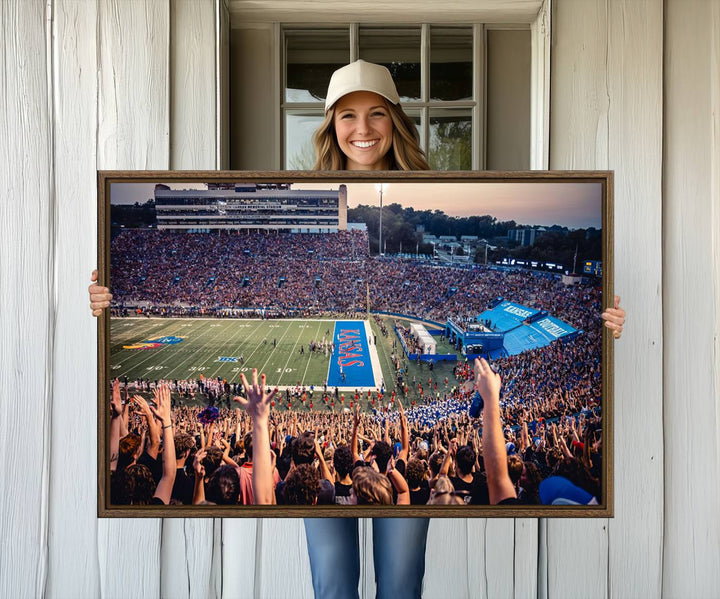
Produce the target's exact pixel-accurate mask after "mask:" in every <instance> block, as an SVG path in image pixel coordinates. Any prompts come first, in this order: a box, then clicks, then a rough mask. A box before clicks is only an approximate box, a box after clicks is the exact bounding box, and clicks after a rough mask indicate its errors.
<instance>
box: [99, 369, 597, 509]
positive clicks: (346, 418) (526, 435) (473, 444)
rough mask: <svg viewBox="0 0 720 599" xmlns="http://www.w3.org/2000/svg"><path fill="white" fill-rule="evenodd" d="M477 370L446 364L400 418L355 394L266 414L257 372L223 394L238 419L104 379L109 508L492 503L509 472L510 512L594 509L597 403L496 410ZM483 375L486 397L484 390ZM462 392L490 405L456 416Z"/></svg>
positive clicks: (275, 397) (165, 388)
mask: <svg viewBox="0 0 720 599" xmlns="http://www.w3.org/2000/svg"><path fill="white" fill-rule="evenodd" d="M479 363H480V360H478V361H476V363H475V364H474V365H473V364H470V363H466V364H464V365H461V366H458V367H457V368H456V370H455V372H456V380H455V381H453V382H454V385H453V387H454V391H453V392H452V393H451V394H446V396H445V398H444V399H442V400H438V401H435V402H433V403H431V404H428V405H420V406H415V407H409V408H408V409H407V410H405V409H404V408H403V404H402V401H401V400H399V398H395V397H394V396H393V398H392V401H388V402H387V404H385V402H384V401H383V399H384V398H381V399H380V401H379V402H378V407H377V408H375V409H372V410H371V411H370V412H367V413H363V412H361V411H360V407H361V403H362V402H363V399H364V398H361V397H359V396H357V395H356V396H354V397H352V398H348V401H347V403H346V404H345V405H342V406H339V409H338V410H334V409H333V410H330V411H318V410H310V409H307V410H306V409H301V410H298V409H295V410H293V409H289V410H279V409H278V407H279V406H278V404H276V402H282V396H281V394H279V393H277V392H276V391H275V390H273V391H270V390H269V389H268V388H266V386H265V378H264V376H263V377H262V379H261V383H260V384H258V383H257V382H256V381H254V383H253V385H250V384H249V383H248V382H247V381H246V380H245V377H244V375H242V383H241V385H239V386H238V385H235V386H234V388H231V390H239V389H241V390H242V393H241V395H238V396H236V397H235V401H237V402H239V403H240V404H242V406H243V407H245V411H243V410H241V409H239V408H236V409H234V410H233V409H231V408H225V407H222V408H220V409H217V408H208V407H205V408H200V407H190V406H187V405H184V404H180V403H176V404H175V406H174V407H172V402H171V399H170V397H171V395H172V393H177V392H178V390H179V389H182V388H183V386H184V384H185V382H183V381H180V382H171V381H158V382H157V384H154V383H152V384H150V385H147V384H146V383H140V384H137V382H134V381H133V382H128V383H124V384H123V383H121V382H120V381H117V380H116V381H114V382H113V388H112V393H111V405H110V414H111V426H110V445H111V472H112V474H111V503H112V504H116V505H140V504H149V503H155V504H184V505H199V504H233V505H235V504H243V505H250V504H259V503H263V504H269V503H278V504H288V505H298V504H300V505H314V504H318V505H335V504H341V505H344V504H388V505H390V504H393V505H403V504H405V505H419V504H457V505H488V504H493V503H500V502H499V501H493V496H494V497H495V498H497V497H499V495H498V492H499V491H498V487H497V485H498V479H497V477H498V472H501V473H502V472H505V473H506V475H507V476H509V480H510V481H511V484H512V494H513V495H514V497H513V500H512V501H511V503H522V504H567V503H569V504H588V503H596V502H598V501H599V500H600V498H601V496H602V491H601V483H600V480H601V464H602V462H601V444H602V440H601V414H600V411H599V409H598V406H592V405H581V404H582V402H578V401H577V400H576V398H572V399H571V398H570V395H569V394H568V393H565V394H560V395H557V396H555V397H554V398H553V399H552V400H550V401H549V402H548V405H547V406H545V407H540V406H538V405H537V404H535V405H531V406H518V407H517V409H515V407H513V406H509V405H507V404H506V405H505V407H504V408H503V407H502V405H501V403H500V400H499V395H500V393H499V388H500V382H499V381H500V377H499V376H498V375H496V374H494V373H492V374H490V373H489V372H490V369H489V367H488V366H487V364H486V363H485V366H486V370H487V371H488V372H487V373H486V374H485V375H480V374H478V370H479V366H478V364H479ZM483 376H484V378H483ZM503 376H506V375H505V374H504V375H503ZM493 377H494V378H493ZM488 380H496V381H497V382H496V383H494V385H495V387H497V389H495V390H494V387H493V385H490V387H485V386H483V384H485V383H486V384H490V383H487V381H488ZM478 381H480V383H478ZM483 381H485V383H483ZM225 384H227V383H225ZM213 385H214V383H213V384H209V382H208V381H205V382H204V383H202V384H201V385H200V386H199V387H198V391H199V390H200V389H201V388H204V389H213V388H214V386H213ZM473 389H480V390H482V392H483V394H484V396H485V397H487V398H488V399H489V401H487V402H486V404H485V410H484V412H483V416H482V418H478V419H474V418H471V417H470V416H469V415H468V411H467V406H468V401H469V396H470V393H471V392H472V391H473ZM149 394H150V395H151V397H148V398H146V397H145V396H148V395H149ZM323 395H325V399H326V400H327V395H326V394H325V393H323ZM373 399H374V398H373ZM260 404H262V409H261V410H260V408H259V407H258V406H259V405H260ZM488 404H489V405H490V408H488ZM577 408H580V409H579V411H576V409H577ZM546 409H547V411H543V410H546ZM488 410H490V411H489V412H488ZM541 412H542V413H543V414H545V415H544V416H539V415H538V414H539V413H541ZM550 414H552V416H550ZM502 421H504V422H505V424H504V426H503V425H502V424H501V423H502ZM510 422H514V423H515V424H512V425H511V424H510ZM494 429H497V430H496V432H495V433H493V432H492V431H493V430H494ZM258 448H260V449H258ZM498 464H500V465H501V466H498ZM503 476H505V475H503ZM508 493H509V491H508V489H505V492H504V493H502V496H503V497H505V498H508V497H510V496H509V495H508ZM504 502H505V501H503V503H504Z"/></svg>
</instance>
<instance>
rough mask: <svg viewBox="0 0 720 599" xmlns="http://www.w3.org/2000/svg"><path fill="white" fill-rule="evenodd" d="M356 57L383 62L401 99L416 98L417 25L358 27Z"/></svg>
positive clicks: (418, 57)
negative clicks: (379, 27) (398, 27)
mask: <svg viewBox="0 0 720 599" xmlns="http://www.w3.org/2000/svg"><path fill="white" fill-rule="evenodd" d="M359 50H360V58H362V59H363V60H367V61H368V62H374V63H377V64H381V65H383V66H386V67H387V68H388V69H389V70H390V73H391V74H392V76H393V79H394V80H395V85H396V86H397V90H398V94H400V100H401V101H402V102H407V101H412V100H420V97H421V96H420V28H419V27H412V28H400V29H369V28H360V48H359Z"/></svg>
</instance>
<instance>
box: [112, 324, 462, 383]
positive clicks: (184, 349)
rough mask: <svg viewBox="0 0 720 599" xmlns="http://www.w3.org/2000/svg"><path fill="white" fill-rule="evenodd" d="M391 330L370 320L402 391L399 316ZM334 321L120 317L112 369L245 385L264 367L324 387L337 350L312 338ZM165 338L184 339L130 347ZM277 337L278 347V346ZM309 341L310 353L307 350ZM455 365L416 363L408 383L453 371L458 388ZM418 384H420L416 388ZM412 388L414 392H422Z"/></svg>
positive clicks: (388, 376)
mask: <svg viewBox="0 0 720 599" xmlns="http://www.w3.org/2000/svg"><path fill="white" fill-rule="evenodd" d="M385 322H386V325H387V327H388V329H389V330H390V334H389V336H388V337H383V336H382V335H381V334H380V330H379V327H378V326H377V325H376V323H375V322H374V320H373V319H370V323H371V328H372V330H373V332H374V334H375V336H376V339H377V345H376V349H377V352H378V358H379V360H380V366H381V368H382V376H383V378H384V380H385V383H386V388H387V389H388V390H389V391H392V390H393V389H394V388H395V372H394V369H393V368H392V365H391V359H390V356H391V354H392V352H393V351H394V352H396V353H397V352H401V351H402V349H401V346H400V343H399V341H398V343H397V347H396V348H395V349H393V347H392V342H393V340H394V339H395V335H394V333H393V332H392V319H390V318H386V319H385ZM334 324H335V321H334V320H329V319H326V320H246V319H237V320H236V319H195V318H191V319H181V318H113V319H111V322H110V374H111V376H112V377H113V378H115V377H119V378H123V377H127V378H128V379H129V380H135V379H138V378H146V379H151V380H153V379H165V380H173V379H197V378H199V377H200V375H201V374H202V375H203V377H205V378H215V377H221V378H223V379H226V380H228V381H229V382H230V383H235V382H240V373H241V372H244V373H246V376H249V374H250V373H251V372H252V369H253V368H257V369H258V371H259V372H264V373H266V375H267V384H268V385H270V386H272V385H279V386H281V387H284V386H294V385H297V384H298V383H300V384H301V385H306V386H309V385H315V386H316V387H320V386H322V384H323V382H324V381H325V379H326V377H327V372H328V365H329V360H330V354H329V353H328V356H327V357H326V356H325V355H324V354H321V353H319V352H315V353H312V352H310V351H309V344H310V341H312V340H315V341H318V342H319V341H321V340H322V339H323V338H324V337H325V335H326V332H327V331H328V330H329V331H330V335H329V336H328V338H329V339H331V337H332V333H333V330H334ZM164 336H176V337H182V338H183V341H182V342H181V343H177V344H174V345H163V346H162V347H159V348H152V349H124V346H128V345H133V344H139V343H142V342H143V341H146V340H148V339H154V338H158V337H164ZM273 339H276V340H277V345H276V346H273ZM301 346H304V349H305V352H304V353H303V354H301V353H300V347H301ZM450 350H451V348H450V347H449V346H447V344H439V347H438V351H439V352H443V353H445V352H447V353H450ZM241 354H242V355H243V357H244V364H240V363H239V362H219V361H218V359H219V358H220V357H221V356H223V357H234V358H239V357H240V355H241ZM453 365H454V364H453V363H452V362H447V363H439V364H437V365H436V366H435V369H434V371H433V372H432V373H430V372H429V369H428V367H427V366H426V365H425V366H418V365H416V364H409V369H408V374H407V377H406V381H407V382H408V383H411V382H412V379H413V377H415V379H416V381H417V382H420V381H422V382H423V385H424V386H425V388H426V389H427V386H426V383H427V381H428V378H430V377H432V379H433V380H434V381H438V390H439V391H441V392H442V391H443V390H444V389H445V386H444V378H445V377H446V376H447V377H448V379H449V380H450V383H449V385H450V386H452V384H453V383H452V380H453V379H452V374H451V373H452V367H453ZM410 386H411V387H412V385H410ZM415 395H416V393H415V390H414V389H411V390H410V396H411V397H413V396H415Z"/></svg>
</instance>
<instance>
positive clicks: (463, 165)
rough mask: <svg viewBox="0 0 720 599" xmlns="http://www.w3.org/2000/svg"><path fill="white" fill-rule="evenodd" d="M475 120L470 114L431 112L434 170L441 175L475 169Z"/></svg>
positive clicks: (431, 154) (431, 165)
mask: <svg viewBox="0 0 720 599" xmlns="http://www.w3.org/2000/svg"><path fill="white" fill-rule="evenodd" d="M471 131H472V117H471V114H470V111H468V110H467V109H464V110H451V109H437V110H431V111H430V147H429V151H428V162H429V163H430V168H431V169H433V170H438V171H446V170H463V171H466V170H470V169H471V168H472V136H471Z"/></svg>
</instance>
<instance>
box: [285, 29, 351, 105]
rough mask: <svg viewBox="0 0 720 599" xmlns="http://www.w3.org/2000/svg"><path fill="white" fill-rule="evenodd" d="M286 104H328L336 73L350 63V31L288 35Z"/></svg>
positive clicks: (292, 33)
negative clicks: (323, 102) (328, 94)
mask: <svg viewBox="0 0 720 599" xmlns="http://www.w3.org/2000/svg"><path fill="white" fill-rule="evenodd" d="M285 50H286V54H285V56H286V65H287V66H286V69H287V72H286V75H287V80H286V81H287V88H286V89H285V101H286V102H318V101H323V100H325V94H326V93H327V87H328V83H330V76H331V75H332V74H333V71H335V70H337V69H339V68H340V67H341V66H343V65H346V64H347V63H349V62H350V34H349V31H348V30H347V29H332V30H324V31H287V32H286V33H285Z"/></svg>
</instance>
